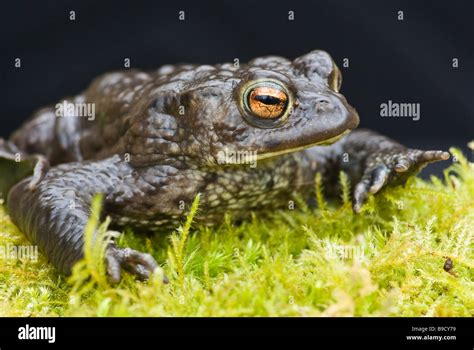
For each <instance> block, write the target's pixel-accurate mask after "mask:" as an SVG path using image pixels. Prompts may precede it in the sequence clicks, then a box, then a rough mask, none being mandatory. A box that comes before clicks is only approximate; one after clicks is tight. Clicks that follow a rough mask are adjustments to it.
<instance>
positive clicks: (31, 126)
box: [9, 107, 82, 165]
mask: <svg viewBox="0 0 474 350" xmlns="http://www.w3.org/2000/svg"><path fill="white" fill-rule="evenodd" d="M80 130H81V125H80V118H75V117H58V116H57V115H56V110H55V108H54V107H47V108H42V109H40V110H38V111H37V112H36V113H34V114H33V116H32V117H31V118H30V119H28V120H27V121H26V122H25V123H24V124H23V125H22V126H21V127H20V128H19V129H18V130H16V131H15V132H14V133H13V134H12V135H11V137H10V140H9V141H10V142H11V143H12V144H14V145H15V146H16V147H17V148H18V149H19V150H21V151H22V152H25V153H26V154H42V155H43V156H44V157H45V158H46V159H47V160H48V161H49V162H50V163H51V164H52V165H55V164H59V163H68V162H73V161H80V160H82V157H81V155H80V151H79V147H78V140H79V134H80Z"/></svg>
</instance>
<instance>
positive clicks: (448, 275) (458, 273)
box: [0, 153, 474, 316]
mask: <svg viewBox="0 0 474 350" xmlns="http://www.w3.org/2000/svg"><path fill="white" fill-rule="evenodd" d="M457 157H458V159H459V162H458V163H456V164H453V165H451V166H450V167H449V169H447V170H446V172H445V178H444V179H442V180H440V179H436V178H433V179H432V180H431V181H423V180H421V179H417V178H416V179H415V178H414V179H412V180H410V181H409V182H408V183H407V185H406V186H405V187H404V188H403V187H397V188H391V189H388V190H386V191H384V192H383V193H382V194H381V195H379V196H376V197H375V198H373V197H372V198H370V199H369V202H368V204H367V205H366V206H365V207H364V209H363V212H362V213H361V214H359V215H355V214H353V213H352V210H351V207H350V203H349V195H348V193H349V191H348V190H349V189H348V186H347V183H346V181H345V180H344V176H342V177H341V179H342V183H343V185H344V186H343V187H345V190H344V193H343V194H342V196H341V197H342V199H341V201H339V202H337V203H335V204H333V203H331V204H328V203H326V202H325V200H324V199H323V198H322V197H321V196H320V195H319V196H318V203H319V208H318V209H310V208H308V207H306V206H305V205H304V204H303V203H301V202H297V204H296V208H295V209H294V210H282V211H278V212H275V213H273V214H272V216H271V217H269V218H257V217H254V218H253V219H252V220H250V221H248V222H244V223H242V224H240V225H234V224H232V223H231V220H228V221H226V222H225V223H223V224H222V226H221V227H218V228H215V229H208V228H202V227H195V225H191V226H190V225H189V224H190V223H191V222H190V221H189V220H188V222H187V223H183V228H182V229H180V230H177V231H176V232H175V233H173V234H172V235H171V236H170V235H168V236H166V235H160V236H155V237H143V236H140V235H134V234H133V233H132V232H125V234H124V235H122V236H121V237H120V238H119V243H120V244H121V245H124V246H130V247H132V248H135V249H138V250H141V251H145V252H149V253H150V254H152V255H153V256H154V257H155V258H156V259H157V261H158V262H159V263H160V264H161V265H162V266H163V267H164V270H165V271H166V274H167V275H168V277H169V278H170V283H169V284H168V285H163V284H162V283H161V282H160V280H161V279H160V276H159V274H157V275H156V276H154V278H153V279H152V280H151V281H149V282H147V283H141V282H137V281H135V280H134V279H133V278H131V276H129V275H124V278H123V280H122V282H121V283H120V284H119V285H118V286H110V285H109V283H108V281H107V279H106V278H105V277H104V273H103V272H104V267H103V264H101V259H100V256H101V254H102V251H103V245H98V246H92V245H91V246H90V247H89V248H88V251H87V254H86V260H85V261H83V262H82V263H80V264H78V265H77V266H76V269H75V272H74V274H73V276H72V278H70V279H68V280H67V279H65V278H64V277H61V276H60V275H58V274H57V273H56V272H55V270H54V268H53V267H52V266H51V265H50V264H48V263H47V262H46V260H45V259H44V258H43V257H42V256H40V259H39V261H37V262H32V261H18V260H15V259H7V258H5V257H1V256H0V315H1V316H58V315H60V316H254V315H260V316H473V315H474V270H473V267H474V256H473V247H474V164H472V163H468V162H467V161H466V159H465V158H462V156H461V155H460V154H459V153H457ZM195 204H197V201H196V202H195ZM191 216H192V215H191ZM190 218H191V217H189V218H188V219H190ZM94 225H96V222H94V220H92V221H91V224H90V227H89V230H88V232H92V231H91V230H93V229H94ZM100 231H101V232H102V234H104V233H105V231H106V229H105V226H104V225H102V228H101V230H100ZM89 236H90V235H89ZM89 238H90V237H89ZM89 238H88V239H89ZM8 243H10V244H14V245H25V244H28V242H27V241H26V239H25V237H24V236H23V235H22V234H21V233H20V232H19V231H18V229H17V228H16V227H15V226H14V225H13V224H12V223H11V222H10V220H9V218H8V216H7V215H6V214H5V211H4V209H3V208H1V209H0V246H1V245H3V246H5V245H7V244H8ZM338 249H343V250H342V251H343V252H345V254H344V255H345V256H342V255H341V254H338V253H336V252H338ZM330 253H331V254H330ZM448 257H449V258H450V259H451V260H452V261H453V263H454V268H453V269H452V270H451V271H450V272H446V271H445V270H444V269H443V266H444V264H445V261H446V259H447V258H448Z"/></svg>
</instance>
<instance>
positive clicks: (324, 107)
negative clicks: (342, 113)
mask: <svg viewBox="0 0 474 350" xmlns="http://www.w3.org/2000/svg"><path fill="white" fill-rule="evenodd" d="M333 109H334V105H333V104H332V103H331V102H330V101H329V99H327V98H318V99H317V100H316V111H318V112H319V111H329V110H333Z"/></svg>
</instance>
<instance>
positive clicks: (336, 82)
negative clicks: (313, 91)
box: [328, 64, 342, 92]
mask: <svg viewBox="0 0 474 350" xmlns="http://www.w3.org/2000/svg"><path fill="white" fill-rule="evenodd" d="M333 67H334V68H333V70H332V72H331V74H329V76H328V85H329V88H330V89H331V90H333V91H336V92H339V90H340V89H341V85H342V74H341V71H340V70H339V68H337V66H336V65H335V64H334V66H333Z"/></svg>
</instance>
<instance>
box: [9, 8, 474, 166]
mask: <svg viewBox="0 0 474 350" xmlns="http://www.w3.org/2000/svg"><path fill="white" fill-rule="evenodd" d="M472 4H473V1H455V0H450V1H347V0H346V1H341V0H331V1H329V0H319V1H316V0H313V1H306V2H296V1H288V0H287V1H276V0H270V1H269V0H266V1H263V0H254V1H242V0H239V1H226V2H225V3H224V2H223V1H221V2H212V3H211V2H208V3H205V2H200V1H194V2H187V3H186V2H183V1H166V2H159V1H156V0H155V1H139V0H135V1H131V0H129V1H123V2H121V1H111V2H106V1H100V2H99V1H91V0H85V1H84V0H83V1H29V2H27V1H9V2H6V3H3V4H2V5H1V6H2V8H1V21H0V22H1V23H0V26H1V41H0V44H1V45H0V47H1V50H2V55H1V60H2V61H1V67H0V72H1V79H2V84H0V86H1V87H0V88H1V89H2V90H1V95H0V96H1V105H2V109H1V111H2V113H1V128H0V137H7V136H8V135H9V134H10V133H11V131H12V130H14V129H15V128H17V127H18V126H20V124H21V123H22V122H23V121H24V120H25V119H26V118H27V117H28V116H29V115H30V114H31V113H32V112H33V111H34V110H35V109H37V108H38V107H41V106H43V105H47V104H50V103H53V102H56V101H57V100H59V99H60V98H61V97H63V96H66V95H71V94H76V93H78V92H79V91H81V90H82V89H84V88H85V87H86V86H87V84H88V83H89V82H90V80H91V79H93V78H94V77H95V76H97V75H98V74H100V73H103V72H106V71H109V70H116V69H122V68H123V60H124V58H125V57H129V58H130V59H131V64H132V66H133V67H138V68H143V69H152V68H156V67H158V66H160V65H162V64H166V63H177V62H192V63H216V62H226V61H232V60H233V59H234V58H236V57H237V58H239V59H240V61H241V62H244V61H247V60H248V59H251V58H253V57H255V56H261V55H267V54H277V55H281V56H286V57H288V58H294V57H296V56H299V55H301V54H304V53H306V52H308V51H310V50H312V49H317V48H319V49H324V50H326V51H328V52H329V53H330V54H331V55H332V56H333V58H334V59H335V60H336V62H337V64H338V65H339V67H341V70H342V74H343V77H344V79H343V80H344V82H343V88H342V93H343V94H344V95H345V96H346V97H347V99H348V100H349V102H350V103H351V104H352V105H353V106H355V107H356V108H357V110H358V111H359V114H360V116H361V126H364V127H369V128H372V129H375V130H377V131H380V132H382V133H385V134H387V135H389V136H391V137H393V138H396V139H398V140H400V141H401V142H403V143H405V144H408V145H410V146H414V147H425V148H426V147H437V148H439V147H440V148H447V147H449V146H450V145H457V146H460V147H464V146H465V144H466V143H467V142H468V141H470V140H472V139H474V107H473V99H474V96H473V95H474V94H473V92H474V87H473V85H474V57H473V55H474V39H473V37H474V29H473V28H474V6H473V5H472ZM70 10H74V11H75V12H76V20H75V21H70V20H69V11H70ZM180 10H183V11H185V21H179V20H178V11H180ZM291 10H292V11H294V13H295V20H294V21H289V20H288V11H291ZM400 10H401V11H403V12H404V21H398V20H397V12H398V11H400ZM16 57H20V58H21V59H22V68H21V69H16V68H14V59H15V58H16ZM343 58H349V60H350V67H349V68H343V67H342V60H343ZM453 58H458V59H459V68H457V69H455V68H453V67H452V59H453ZM388 100H392V101H394V102H403V103H406V102H417V103H420V104H421V120H419V121H417V122H415V121H412V120H411V119H405V118H391V119H387V118H381V117H380V104H381V103H383V102H387V101H388ZM433 169H434V168H433Z"/></svg>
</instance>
